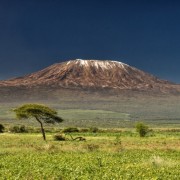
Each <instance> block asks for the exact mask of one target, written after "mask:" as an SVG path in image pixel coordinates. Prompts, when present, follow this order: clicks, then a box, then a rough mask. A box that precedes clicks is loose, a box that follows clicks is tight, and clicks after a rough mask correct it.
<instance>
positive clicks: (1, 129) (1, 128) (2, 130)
mask: <svg viewBox="0 0 180 180" xmlns="http://www.w3.org/2000/svg"><path fill="white" fill-rule="evenodd" d="M4 129H5V128H4V126H3V125H2V124H0V133H3V132H4Z"/></svg>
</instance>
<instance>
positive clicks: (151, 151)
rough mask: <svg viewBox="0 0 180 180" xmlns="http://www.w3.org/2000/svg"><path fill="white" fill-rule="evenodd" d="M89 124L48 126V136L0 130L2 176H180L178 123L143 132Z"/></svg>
mask: <svg viewBox="0 0 180 180" xmlns="http://www.w3.org/2000/svg"><path fill="white" fill-rule="evenodd" d="M26 129H31V128H29V127H26ZM66 129H67V128H66ZM70 129H73V128H70ZM75 129H76V128H75ZM91 129H92V128H86V129H84V128H83V129H81V128H78V132H67V133H64V132H63V131H64V130H65V129H54V128H49V129H48V132H47V133H46V134H47V141H42V138H41V135H40V134H39V133H38V132H39V131H38V129H34V131H33V132H32V131H31V132H29V133H27V132H26V133H12V132H7V131H8V129H5V132H4V133H1V134H0V144H1V146H0V179H65V180H66V179H67V180H69V179H72V180H73V179H74V180H75V179H82V180H85V179H107V180H109V179H115V180H116V179H117V180H119V179H123V180H124V179H163V180H164V179H177V180H178V179H179V178H180V174H179V170H180V158H179V157H180V129H151V130H150V131H149V132H148V133H147V134H146V136H145V137H143V138H142V137H140V136H139V133H138V132H136V129H135V128H134V129H97V131H96V132H92V131H91ZM31 130H32V129H31ZM84 130H85V132H84ZM62 137H63V139H61V138H62ZM71 137H73V139H72V138H71ZM76 137H83V138H84V139H85V140H83V141H81V140H79V139H76ZM59 138H60V139H59ZM74 139H76V140H74Z"/></svg>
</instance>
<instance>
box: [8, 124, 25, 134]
mask: <svg viewBox="0 0 180 180" xmlns="http://www.w3.org/2000/svg"><path fill="white" fill-rule="evenodd" d="M10 132H12V133H25V132H27V129H26V127H25V126H24V125H22V126H13V127H11V128H10Z"/></svg>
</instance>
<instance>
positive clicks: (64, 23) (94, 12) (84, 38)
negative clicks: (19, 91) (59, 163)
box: [0, 0, 180, 83]
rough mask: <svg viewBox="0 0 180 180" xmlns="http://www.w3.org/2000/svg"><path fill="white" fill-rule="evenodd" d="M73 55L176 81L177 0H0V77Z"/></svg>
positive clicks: (179, 77) (179, 65)
mask: <svg viewBox="0 0 180 180" xmlns="http://www.w3.org/2000/svg"><path fill="white" fill-rule="evenodd" d="M76 58H81V59H100V60H118V61H122V62H124V63H127V64H129V65H132V66H135V67H137V68H139V69H141V70H144V71H146V72H149V73H151V74H154V75H155V76H157V77H160V78H162V79H167V80H171V81H174V82H177V83H180V70H179V69H180V1H176V0H174V1H173V0H169V1H166V0H162V1H161V0H156V1H155V0H139V1H138V0H137V1H136V0H76V1H75V0H0V79H7V78H11V77H15V76H21V75H25V74H27V73H31V72H35V71H37V70H40V69H42V68H44V67H47V66H49V65H51V64H53V63H57V62H61V61H65V60H69V59H76Z"/></svg>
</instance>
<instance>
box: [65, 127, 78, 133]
mask: <svg viewBox="0 0 180 180" xmlns="http://www.w3.org/2000/svg"><path fill="white" fill-rule="evenodd" d="M62 132H64V133H72V132H79V129H78V128H76V127H68V128H65V129H63V130H62Z"/></svg>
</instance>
